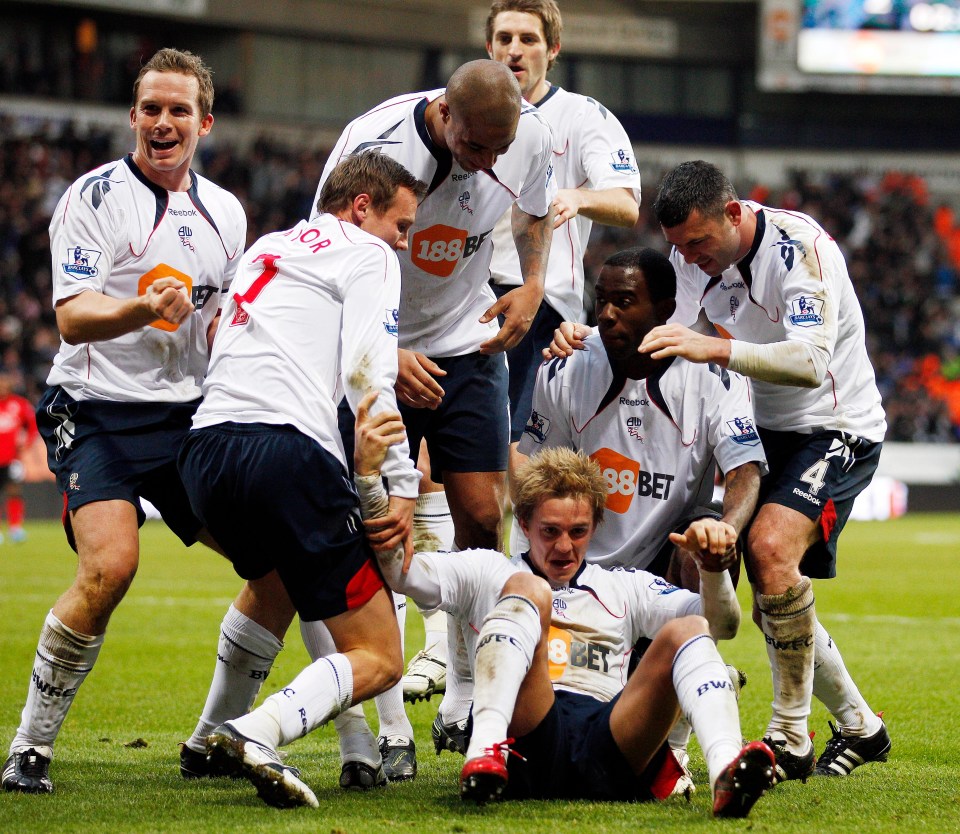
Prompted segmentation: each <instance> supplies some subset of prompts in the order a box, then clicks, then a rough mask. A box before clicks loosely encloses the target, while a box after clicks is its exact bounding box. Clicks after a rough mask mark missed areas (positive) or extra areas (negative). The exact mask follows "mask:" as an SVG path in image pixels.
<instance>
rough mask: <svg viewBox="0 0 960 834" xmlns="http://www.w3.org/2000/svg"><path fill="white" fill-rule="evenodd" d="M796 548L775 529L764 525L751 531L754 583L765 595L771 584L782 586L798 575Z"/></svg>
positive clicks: (751, 559)
mask: <svg viewBox="0 0 960 834" xmlns="http://www.w3.org/2000/svg"><path fill="white" fill-rule="evenodd" d="M794 550H795V548H794V547H792V546H791V543H790V542H787V541H785V540H784V537H783V534H782V532H780V531H778V530H777V529H775V528H774V527H771V526H768V525H763V526H759V527H755V528H753V529H751V530H750V536H749V538H748V539H747V551H748V553H749V558H750V571H751V574H752V579H753V582H754V584H755V585H756V586H758V587H759V588H760V589H761V590H762V592H763V593H771V591H770V590H768V588H769V586H770V585H771V584H780V583H782V582H784V581H786V582H787V583H788V586H789V584H791V583H790V582H789V580H790V578H791V577H792V576H793V575H794V574H796V575H797V576H799V569H798V567H797V564H798V560H797V559H796V558H795V556H794V552H793V551H794Z"/></svg>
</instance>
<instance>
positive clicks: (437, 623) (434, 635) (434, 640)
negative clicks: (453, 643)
mask: <svg viewBox="0 0 960 834" xmlns="http://www.w3.org/2000/svg"><path fill="white" fill-rule="evenodd" d="M452 558H456V557H455V556H454V557H452ZM448 619H449V618H448V617H447V612H446V611H441V610H440V609H439V608H438V609H437V610H435V611H434V612H433V613H431V614H425V615H424V617H423V629H424V632H425V633H424V639H423V650H424V651H425V652H426V653H427V654H428V655H431V656H432V657H435V658H436V659H437V660H439V661H441V662H442V663H448V662H449V658H448V653H447V620H448Z"/></svg>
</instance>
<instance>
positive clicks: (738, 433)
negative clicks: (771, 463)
mask: <svg viewBox="0 0 960 834" xmlns="http://www.w3.org/2000/svg"><path fill="white" fill-rule="evenodd" d="M727 425H728V426H729V427H730V436H731V437H732V438H733V442H734V443H739V444H740V445H741V446H758V445H759V444H760V435H758V434H757V430H756V429H755V428H754V427H753V418H751V417H734V418H733V419H732V420H727Z"/></svg>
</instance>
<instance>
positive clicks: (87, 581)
mask: <svg viewBox="0 0 960 834" xmlns="http://www.w3.org/2000/svg"><path fill="white" fill-rule="evenodd" d="M136 573H137V566H136V564H132V565H131V564H111V565H104V566H101V567H98V568H97V569H95V570H84V571H82V572H81V573H80V574H79V575H78V576H77V579H76V581H75V583H74V589H75V590H76V591H77V592H78V593H79V594H80V596H81V597H82V598H83V600H84V604H85V605H86V607H87V610H88V611H89V612H90V613H91V614H93V615H95V616H98V617H100V616H103V615H108V614H110V612H112V611H113V610H114V609H115V608H116V607H117V606H118V605H119V604H120V601H121V600H122V599H123V597H124V595H125V594H126V593H127V589H128V588H129V587H130V584H131V583H132V582H133V578H134V576H136Z"/></svg>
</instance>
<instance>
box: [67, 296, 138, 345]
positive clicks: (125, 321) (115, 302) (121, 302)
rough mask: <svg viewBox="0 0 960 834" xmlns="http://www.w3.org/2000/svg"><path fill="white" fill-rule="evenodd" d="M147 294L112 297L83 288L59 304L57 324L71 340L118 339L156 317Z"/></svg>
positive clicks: (95, 340)
mask: <svg viewBox="0 0 960 834" xmlns="http://www.w3.org/2000/svg"><path fill="white" fill-rule="evenodd" d="M156 318H157V316H156V313H154V312H153V311H152V310H151V309H150V307H149V306H148V304H147V303H146V301H145V300H144V298H143V296H138V297H136V298H111V297H110V296H107V295H103V294H101V293H98V292H92V291H87V292H82V293H80V294H79V295H75V296H73V297H72V298H68V299H66V300H65V301H63V302H61V303H60V304H59V305H58V306H57V327H59V329H60V334H61V335H62V336H63V339H64V341H66V342H67V343H68V344H73V345H75V344H82V343H85V342H103V341H106V340H108V339H116V338H117V337H118V336H123V335H125V334H127V333H132V332H133V331H134V330H139V329H140V328H141V327H145V326H146V325H148V324H150V322H152V321H156Z"/></svg>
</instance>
